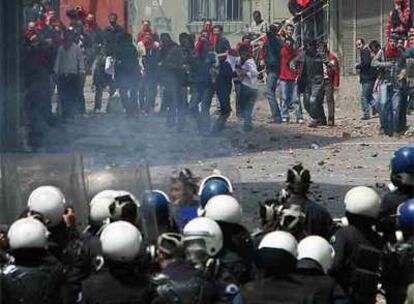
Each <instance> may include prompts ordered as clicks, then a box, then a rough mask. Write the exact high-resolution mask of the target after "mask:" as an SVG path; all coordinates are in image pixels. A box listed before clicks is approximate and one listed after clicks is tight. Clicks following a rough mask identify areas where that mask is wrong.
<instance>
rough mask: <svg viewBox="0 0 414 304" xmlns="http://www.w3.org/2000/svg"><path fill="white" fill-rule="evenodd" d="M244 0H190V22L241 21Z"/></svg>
mask: <svg viewBox="0 0 414 304" xmlns="http://www.w3.org/2000/svg"><path fill="white" fill-rule="evenodd" d="M241 2H242V0H189V17H190V21H204V20H207V19H211V20H213V21H240V20H241V15H242V13H241V12H242V11H241Z"/></svg>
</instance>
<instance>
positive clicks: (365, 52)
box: [355, 38, 377, 120]
mask: <svg viewBox="0 0 414 304" xmlns="http://www.w3.org/2000/svg"><path fill="white" fill-rule="evenodd" d="M355 45H356V48H357V49H358V50H359V52H360V62H359V63H358V64H357V65H356V69H357V70H358V71H359V82H360V84H361V108H362V113H363V116H362V119H363V120H368V119H369V118H370V108H371V109H372V111H373V112H375V103H376V101H375V98H374V96H373V95H372V93H373V91H374V84H375V80H376V79H377V71H376V69H375V68H373V67H372V66H371V61H372V56H371V50H370V47H369V46H368V45H367V44H365V41H364V39H362V38H359V39H357V40H356V42H355Z"/></svg>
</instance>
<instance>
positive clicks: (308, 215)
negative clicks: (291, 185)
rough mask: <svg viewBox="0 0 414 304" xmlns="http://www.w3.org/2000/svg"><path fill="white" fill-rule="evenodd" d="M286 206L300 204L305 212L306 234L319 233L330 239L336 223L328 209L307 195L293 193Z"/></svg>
mask: <svg viewBox="0 0 414 304" xmlns="http://www.w3.org/2000/svg"><path fill="white" fill-rule="evenodd" d="M285 205H286V207H289V206H290V205H299V206H301V207H302V209H303V212H304V213H305V227H304V230H305V234H306V235H318V236H321V237H323V238H325V239H326V240H329V238H330V237H331V235H332V233H333V229H334V225H333V221H332V217H331V215H330V213H329V212H328V210H326V208H325V207H323V206H322V205H319V204H317V203H315V202H314V201H312V200H310V199H309V198H307V197H306V196H302V195H295V194H292V195H291V196H290V197H289V198H288V199H287V202H286V204H285Z"/></svg>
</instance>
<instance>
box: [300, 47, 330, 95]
mask: <svg viewBox="0 0 414 304" xmlns="http://www.w3.org/2000/svg"><path fill="white" fill-rule="evenodd" d="M299 61H300V62H301V64H302V66H301V72H300V74H299V78H298V89H299V92H300V93H304V92H305V91H311V89H312V86H313V85H321V84H322V83H323V79H324V73H323V60H322V58H321V57H320V56H319V55H314V56H312V55H309V54H302V55H301V58H300V60H299Z"/></svg>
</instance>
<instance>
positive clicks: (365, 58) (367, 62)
mask: <svg viewBox="0 0 414 304" xmlns="http://www.w3.org/2000/svg"><path fill="white" fill-rule="evenodd" d="M360 55H361V63H360V64H359V65H358V66H357V69H359V81H360V82H361V83H365V82H370V81H374V80H375V79H376V78H377V71H376V69H375V68H373V67H371V61H372V58H371V52H370V50H369V48H368V47H364V48H363V49H362V50H361V51H360Z"/></svg>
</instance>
